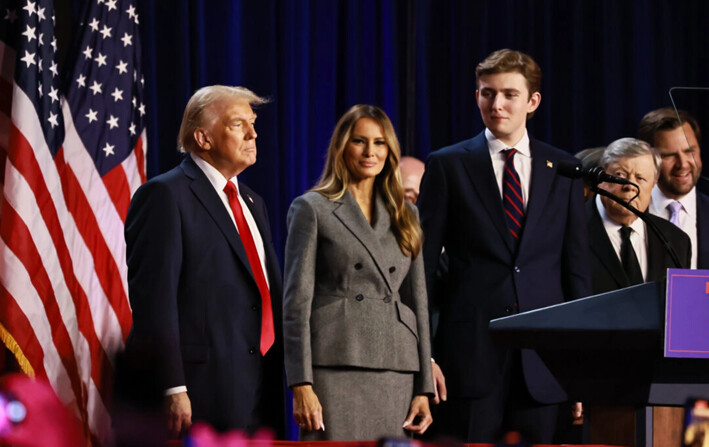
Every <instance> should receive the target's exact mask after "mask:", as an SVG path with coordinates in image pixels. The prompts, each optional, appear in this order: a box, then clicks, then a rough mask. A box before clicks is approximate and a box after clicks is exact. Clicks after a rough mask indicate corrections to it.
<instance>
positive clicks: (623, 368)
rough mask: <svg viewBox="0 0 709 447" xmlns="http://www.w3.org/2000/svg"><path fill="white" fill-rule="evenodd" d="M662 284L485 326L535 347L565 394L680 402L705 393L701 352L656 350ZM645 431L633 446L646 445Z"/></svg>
mask: <svg viewBox="0 0 709 447" xmlns="http://www.w3.org/2000/svg"><path fill="white" fill-rule="evenodd" d="M665 288H666V286H665V282H664V281H662V282H650V283H645V284H641V285H637V286H634V287H628V288H625V289H620V290H616V291H612V292H608V293H603V294H600V295H594V296H591V297H587V298H582V299H578V300H575V301H570V302H567V303H562V304H558V305H555V306H550V307H546V308H542V309H536V310H533V311H529V312H524V313H521V314H517V315H512V316H508V317H504V318H499V319H496V320H492V321H491V322H490V332H491V335H492V337H493V339H494V340H495V341H496V342H498V343H500V344H502V345H504V346H508V347H516V348H528V349H534V350H536V351H537V353H538V354H539V356H540V357H541V358H542V360H543V361H544V362H545V363H546V365H547V367H548V368H549V370H550V371H551V372H552V374H554V376H555V377H556V379H557V381H558V382H559V384H560V385H561V386H562V387H563V388H564V390H566V392H567V394H568V395H569V399H570V400H572V401H581V402H584V404H585V405H588V404H611V405H632V406H635V407H636V408H637V407H640V406H645V405H677V406H680V405H684V403H685V402H686V400H687V398H691V397H695V398H696V397H707V396H709V359H705V358H701V359H698V358H667V357H665V356H664V354H663V341H664V328H665ZM706 302H707V306H709V298H707V301H706ZM707 324H709V321H708V322H707ZM646 428H647V427H646ZM638 431H639V430H638ZM648 433H652V431H651V429H650V431H649V432H648V430H647V429H646V430H645V434H643V433H638V436H636V439H639V440H640V441H638V442H637V445H651V443H648V442H647V441H646V440H645V439H646V436H644V435H646V434H648ZM643 440H645V441H644V442H643Z"/></svg>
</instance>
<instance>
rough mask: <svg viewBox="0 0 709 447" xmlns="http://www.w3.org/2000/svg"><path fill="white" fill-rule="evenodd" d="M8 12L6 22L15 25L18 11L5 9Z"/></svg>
mask: <svg viewBox="0 0 709 447" xmlns="http://www.w3.org/2000/svg"><path fill="white" fill-rule="evenodd" d="M5 11H6V12H7V13H6V14H5V20H7V21H9V22H10V23H15V20H17V11H15V10H14V9H5Z"/></svg>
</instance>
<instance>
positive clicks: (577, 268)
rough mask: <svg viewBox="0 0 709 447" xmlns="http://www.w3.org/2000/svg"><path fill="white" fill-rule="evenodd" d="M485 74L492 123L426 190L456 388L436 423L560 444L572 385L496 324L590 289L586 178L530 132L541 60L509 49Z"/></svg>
mask: <svg viewBox="0 0 709 447" xmlns="http://www.w3.org/2000/svg"><path fill="white" fill-rule="evenodd" d="M476 78H477V90H476V99H477V104H478V107H479V109H480V113H481V114H482V118H483V122H484V123H485V126H486V130H485V131H484V132H482V133H480V134H479V135H478V136H476V137H475V138H473V139H470V140H467V141H463V142H461V143H458V144H455V145H453V146H450V147H446V148H443V149H440V150H438V151H436V152H433V153H432V154H431V155H430V156H429V158H428V160H427V164H426V172H425V174H424V178H423V182H422V185H421V192H420V196H419V209H420V214H421V221H422V225H423V230H424V251H423V253H424V263H425V269H426V279H427V287H428V291H429V302H430V308H431V309H432V312H433V311H434V310H439V312H440V316H439V318H438V328H437V330H436V332H435V334H434V337H435V338H434V344H433V347H434V358H435V360H436V362H437V363H438V364H439V365H440V366H441V369H442V370H443V373H444V374H445V375H446V385H447V391H448V393H447V397H448V400H447V402H444V403H441V407H440V409H439V410H438V412H437V414H436V421H437V423H436V424H437V425H438V432H439V433H440V434H444V435H449V436H455V437H458V438H461V439H463V440H465V441H468V442H493V441H495V440H496V439H498V436H499V434H500V431H501V430H511V429H514V430H519V431H522V432H523V433H524V434H525V435H526V436H527V438H528V440H529V441H531V442H534V443H551V441H552V436H553V432H554V427H555V423H556V417H557V414H556V413H557V406H556V405H554V404H556V403H558V402H561V401H564V400H565V399H566V395H565V393H564V391H563V390H562V389H561V387H560V386H559V384H558V383H557V382H556V380H555V379H554V377H553V376H552V375H551V373H550V372H549V370H548V369H547V368H546V366H545V365H544V363H543V362H542V361H541V359H540V358H539V357H538V356H537V355H536V354H535V353H534V352H532V351H529V350H522V351H520V350H515V349H503V348H501V347H498V346H496V345H495V344H494V343H493V341H492V339H491V337H490V334H489V331H488V324H489V321H490V320H492V319H494V318H498V317H503V316H506V315H511V314H514V313H517V312H524V311H528V310H532V309H537V308H540V307H545V306H548V305H552V304H558V303H561V302H563V301H564V300H568V299H574V298H579V297H583V296H586V295H589V294H590V292H591V290H590V270H589V268H588V242H587V232H586V222H585V216H584V210H583V191H582V185H581V182H580V181H578V180H570V179H567V178H564V177H561V176H558V175H557V174H556V167H557V165H558V163H559V161H561V160H567V159H573V158H572V157H571V156H570V155H569V154H566V153H564V152H562V151H560V150H558V149H556V148H553V147H552V146H549V145H547V144H545V143H542V142H540V141H537V140H535V139H532V138H530V137H529V136H528V134H527V130H526V121H527V119H528V118H529V117H531V115H532V114H533V113H534V111H535V110H536V109H537V107H538V106H539V103H540V101H541V94H540V92H539V89H540V84H541V70H540V69H539V66H538V65H537V64H536V63H535V62H534V60H532V58H531V57H529V56H527V55H526V54H523V53H519V52H517V51H511V50H500V51H497V52H494V53H492V54H491V55H489V56H488V57H487V58H486V59H485V60H484V61H483V62H481V63H480V64H479V65H478V67H477V69H476ZM508 149H509V150H508ZM443 248H445V251H446V254H447V255H448V258H449V266H448V274H447V277H446V278H445V280H444V281H440V282H439V281H436V280H435V275H436V270H437V268H438V263H439V259H440V255H441V250H442V249H443Z"/></svg>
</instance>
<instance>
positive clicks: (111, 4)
mask: <svg viewBox="0 0 709 447" xmlns="http://www.w3.org/2000/svg"><path fill="white" fill-rule="evenodd" d="M106 7H108V10H109V11H110V10H112V9H116V0H106Z"/></svg>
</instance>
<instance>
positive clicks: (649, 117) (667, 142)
mask: <svg viewBox="0 0 709 447" xmlns="http://www.w3.org/2000/svg"><path fill="white" fill-rule="evenodd" d="M701 137H702V133H701V129H700V128H699V123H697V120H695V119H694V117H693V116H691V115H690V114H689V113H687V112H686V111H684V110H678V111H675V109H673V108H670V107H665V108H662V109H657V110H653V111H651V112H648V113H647V114H646V115H645V116H644V117H643V119H642V120H641V121H640V125H639V126H638V138H640V139H641V140H643V141H646V142H647V143H648V144H650V145H651V146H653V147H654V148H655V150H656V151H657V152H658V153H659V154H660V158H661V159H662V162H661V163H660V176H659V178H658V180H657V185H656V186H655V188H654V189H653V191H652V202H651V203H650V213H652V214H654V215H656V216H660V217H662V218H664V219H667V220H669V221H670V222H672V223H674V224H675V225H677V226H678V227H679V228H681V229H682V231H684V232H685V233H687V235H688V236H689V238H690V240H691V241H692V264H691V266H692V268H700V269H709V196H707V195H706V194H703V193H701V192H700V191H699V190H697V182H698V181H699V178H700V177H701V174H702V156H701V148H700V143H701ZM673 208H674V210H673ZM674 216H676V217H674Z"/></svg>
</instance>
